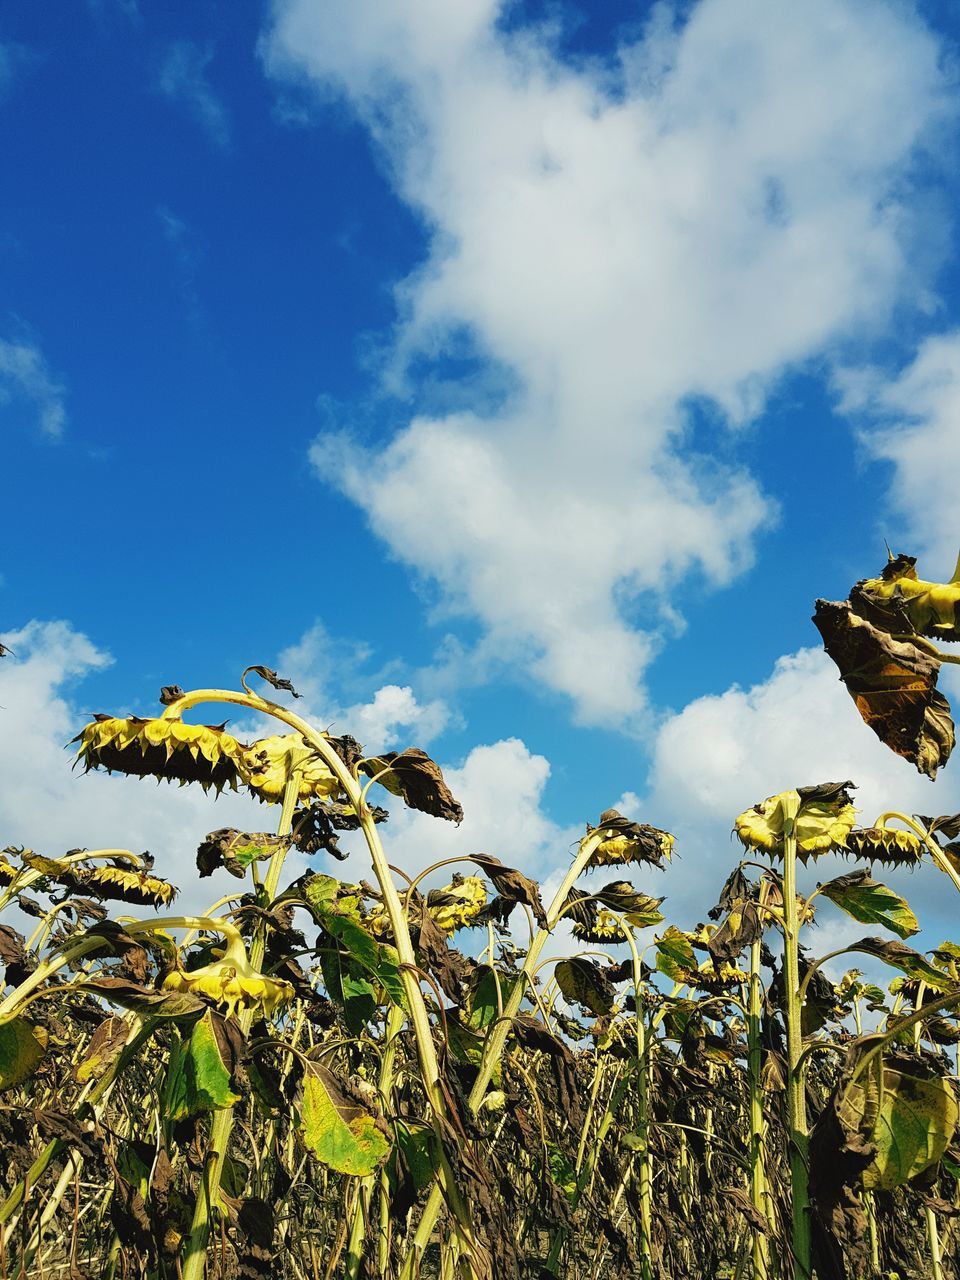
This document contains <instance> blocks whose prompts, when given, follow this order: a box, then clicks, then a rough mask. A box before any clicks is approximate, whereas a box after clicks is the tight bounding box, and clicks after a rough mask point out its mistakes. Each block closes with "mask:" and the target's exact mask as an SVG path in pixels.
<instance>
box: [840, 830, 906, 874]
mask: <svg viewBox="0 0 960 1280" xmlns="http://www.w3.org/2000/svg"><path fill="white" fill-rule="evenodd" d="M925 848H926V846H925V845H924V843H923V841H922V840H921V839H920V837H919V836H916V835H914V834H913V832H912V831H904V830H903V829H902V828H900V827H863V828H860V827H858V828H856V829H855V830H853V831H851V832H850V834H849V835H848V836H847V842H846V844H845V846H844V852H846V851H847V850H849V851H850V853H852V854H854V855H855V856H856V857H858V858H869V859H870V860H871V861H873V862H882V863H885V864H886V865H887V866H913V865H914V864H915V863H917V862H919V861H920V859H921V858H922V857H923V853H924V850H925Z"/></svg>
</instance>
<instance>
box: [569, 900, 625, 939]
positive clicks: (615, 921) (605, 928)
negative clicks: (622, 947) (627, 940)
mask: <svg viewBox="0 0 960 1280" xmlns="http://www.w3.org/2000/svg"><path fill="white" fill-rule="evenodd" d="M572 932H573V936H574V937H575V938H578V939H579V940H580V941H581V942H623V940H624V938H623V928H622V926H621V924H620V920H619V917H618V916H616V915H614V913H613V912H612V911H607V910H606V909H603V908H601V910H599V911H598V912H597V914H596V915H595V916H593V917H591V918H589V919H586V920H575V921H574V922H573V929H572Z"/></svg>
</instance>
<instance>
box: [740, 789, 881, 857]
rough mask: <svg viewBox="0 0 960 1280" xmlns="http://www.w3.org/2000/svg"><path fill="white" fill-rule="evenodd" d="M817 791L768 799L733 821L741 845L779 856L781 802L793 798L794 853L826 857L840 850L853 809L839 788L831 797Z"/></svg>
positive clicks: (851, 819) (781, 837)
mask: <svg viewBox="0 0 960 1280" xmlns="http://www.w3.org/2000/svg"><path fill="white" fill-rule="evenodd" d="M821 790H822V789H821V788H810V789H809V792H810V794H808V795H806V796H804V794H803V792H800V793H797V792H789V791H788V792H783V793H782V794H781V795H776V796H768V797H767V798H766V800H761V802H760V803H759V804H757V805H754V806H753V808H752V809H747V810H745V811H744V812H743V813H741V814H740V816H739V817H738V818H737V820H736V822H735V824H734V828H735V830H736V833H737V835H738V836H739V837H740V839H741V840H742V842H743V843H744V844H745V845H747V846H748V847H749V848H751V849H762V850H763V851H764V852H765V853H771V854H776V855H780V854H782V853H783V800H784V797H785V796H789V795H796V796H798V799H799V801H800V806H799V810H798V812H797V818H796V824H795V829H796V836H797V849H798V850H799V852H800V853H801V854H814V855H816V854H821V853H828V852H829V851H830V850H831V849H843V848H844V847H845V845H846V839H847V836H848V834H849V833H850V831H851V830H852V828H853V824H854V822H855V820H856V813H857V811H856V809H854V807H853V805H852V804H851V803H850V797H849V795H848V794H847V792H846V791H845V790H844V789H843V788H839V789H837V790H836V793H835V794H827V795H824V794H817V793H818V792H820V791H821Z"/></svg>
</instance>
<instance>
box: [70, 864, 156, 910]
mask: <svg viewBox="0 0 960 1280" xmlns="http://www.w3.org/2000/svg"><path fill="white" fill-rule="evenodd" d="M83 882H84V884H86V885H89V886H90V887H91V888H93V889H95V890H96V891H97V892H98V893H99V894H100V896H101V897H104V898H119V899H120V901H121V902H138V903H140V904H141V905H143V906H147V907H168V906H169V905H170V903H171V902H172V901H173V900H174V898H175V897H176V896H177V887H176V885H173V884H171V883H170V881H169V880H162V879H161V878H160V877H159V876H154V875H151V874H150V873H149V872H148V871H137V870H134V869H133V868H132V867H110V866H107V867H84V869H83Z"/></svg>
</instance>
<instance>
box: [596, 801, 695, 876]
mask: <svg viewBox="0 0 960 1280" xmlns="http://www.w3.org/2000/svg"><path fill="white" fill-rule="evenodd" d="M597 830H602V832H603V839H602V840H601V841H600V843H599V844H598V845H597V847H596V849H594V851H593V854H592V856H591V858H590V863H589V865H590V866H591V867H614V866H626V865H627V864H629V863H640V862H649V863H651V864H652V865H653V866H656V867H659V866H662V864H663V863H664V862H669V861H670V858H671V857H672V855H673V845H674V837H673V836H672V835H671V834H670V832H669V831H661V830H660V828H659V827H651V826H649V825H648V824H647V823H645V822H631V821H630V820H629V819H628V818H624V817H623V816H622V815H621V814H619V813H617V811H616V810H615V809H608V810H607V811H606V812H605V813H602V814H601V815H600V823H599V827H597V828H592V829H590V830H588V832H587V838H589V837H590V836H592V835H595V834H596V831H597Z"/></svg>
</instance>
